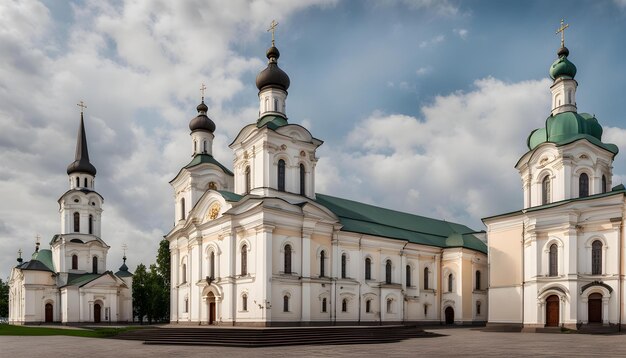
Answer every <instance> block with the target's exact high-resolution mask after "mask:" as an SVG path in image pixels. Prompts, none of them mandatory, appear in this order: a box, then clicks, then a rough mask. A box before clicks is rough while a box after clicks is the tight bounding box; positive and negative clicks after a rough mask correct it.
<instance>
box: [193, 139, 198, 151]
mask: <svg viewBox="0 0 626 358" xmlns="http://www.w3.org/2000/svg"><path fill="white" fill-rule="evenodd" d="M197 151H198V142H196V141H195V140H194V141H193V153H194V154H195V153H196V152H197Z"/></svg>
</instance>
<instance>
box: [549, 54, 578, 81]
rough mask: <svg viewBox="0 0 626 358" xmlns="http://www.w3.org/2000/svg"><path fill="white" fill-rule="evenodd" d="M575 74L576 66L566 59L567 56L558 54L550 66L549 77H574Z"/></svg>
mask: <svg viewBox="0 0 626 358" xmlns="http://www.w3.org/2000/svg"><path fill="white" fill-rule="evenodd" d="M574 76H576V66H575V65H574V64H573V63H572V62H571V61H570V60H568V59H567V56H560V57H559V58H557V59H556V60H555V61H554V62H553V63H552V66H550V77H551V78H552V79H553V80H554V79H557V78H559V77H563V78H574Z"/></svg>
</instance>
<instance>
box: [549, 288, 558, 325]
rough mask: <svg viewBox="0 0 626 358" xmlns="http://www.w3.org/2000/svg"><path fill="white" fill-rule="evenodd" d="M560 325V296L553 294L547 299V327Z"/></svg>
mask: <svg viewBox="0 0 626 358" xmlns="http://www.w3.org/2000/svg"><path fill="white" fill-rule="evenodd" d="M558 326H559V296H556V295H552V296H550V297H548V298H547V299H546V327H558Z"/></svg>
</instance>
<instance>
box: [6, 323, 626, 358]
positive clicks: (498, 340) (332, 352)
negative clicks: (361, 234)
mask: <svg viewBox="0 0 626 358" xmlns="http://www.w3.org/2000/svg"><path fill="white" fill-rule="evenodd" d="M429 331H430V332H433V333H438V334H441V335H442V336H439V337H433V338H414V339H409V340H406V341H403V342H400V343H389V344H364V345H344V346H341V345H336V346H320V345H309V346H287V347H273V348H227V347H208V346H204V347H203V346H161V345H144V344H142V343H141V342H138V341H123V340H114V339H98V338H80V337H67V336H43V337H13V336H0V357H46V358H51V357H80V358H84V357H89V358H95V357H116V356H121V357H124V358H126V357H151V358H157V357H168V356H184V357H211V356H216V357H217V356H221V357H233V356H239V357H246V358H247V357H273V358H276V357H326V356H332V357H354V356H358V357H381V356H387V357H408V356H412V357H415V356H435V357H450V356H464V357H507V358H508V357H516V356H546V357H556V356H567V357H574V356H575V357H593V356H609V357H616V356H622V357H624V356H626V335H584V334H549V333H495V332H481V331H478V330H475V329H470V328H453V329H433V330H429Z"/></svg>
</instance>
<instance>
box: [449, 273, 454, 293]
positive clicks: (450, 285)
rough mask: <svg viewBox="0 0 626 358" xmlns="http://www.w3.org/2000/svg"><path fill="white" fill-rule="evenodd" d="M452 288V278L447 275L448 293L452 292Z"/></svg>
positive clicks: (450, 275)
mask: <svg viewBox="0 0 626 358" xmlns="http://www.w3.org/2000/svg"><path fill="white" fill-rule="evenodd" d="M452 288H454V276H452V274H449V275H448V292H452Z"/></svg>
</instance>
